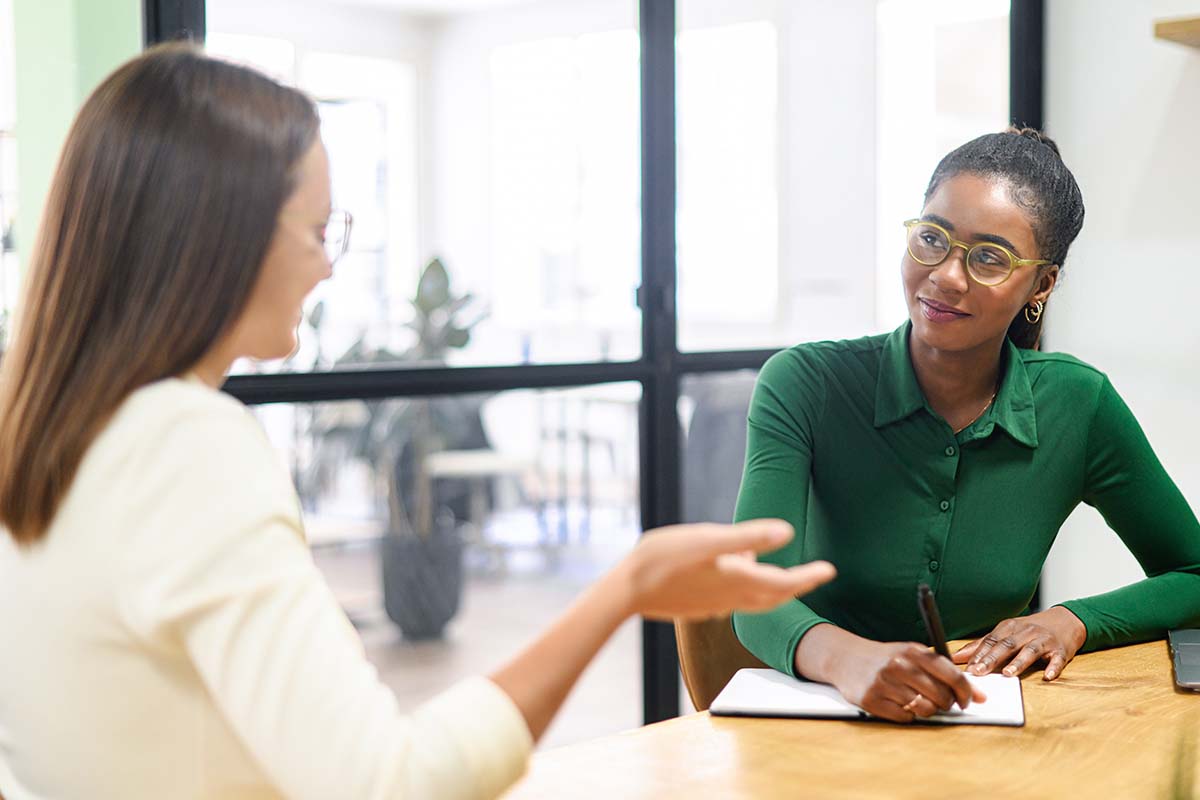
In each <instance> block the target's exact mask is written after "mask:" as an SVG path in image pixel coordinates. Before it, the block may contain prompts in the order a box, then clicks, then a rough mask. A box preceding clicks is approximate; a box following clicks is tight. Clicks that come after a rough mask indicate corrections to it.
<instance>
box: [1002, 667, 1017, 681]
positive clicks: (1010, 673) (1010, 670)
mask: <svg viewBox="0 0 1200 800" xmlns="http://www.w3.org/2000/svg"><path fill="white" fill-rule="evenodd" d="M1014 672H1016V670H1015V669H1013V668H1012V667H1005V668H1004V674H1005V675H1007V676H1008V677H1010V678H1011V677H1012V676H1013V673H1014Z"/></svg>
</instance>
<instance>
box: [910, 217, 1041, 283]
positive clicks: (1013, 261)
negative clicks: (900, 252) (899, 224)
mask: <svg viewBox="0 0 1200 800" xmlns="http://www.w3.org/2000/svg"><path fill="white" fill-rule="evenodd" d="M916 225H928V226H929V227H931V228H937V229H938V230H939V231H941V232H942V233H943V234H944V235H945V236H946V241H947V242H949V243H950V246H949V247H948V248H946V254H945V255H944V256H942V257H941V258H940V259H939V260H937V261H935V262H934V263H932V264H926V263H925V262H924V261H922V260H921V259H919V258H917V257H916V255H915V254H914V253H913V251H912V246H911V245H910V244H909V238H910V237H906V238H905V240H904V248H905V250H907V251H908V254H909V255H910V256H912V259H913V261H916V262H917V263H918V264H920V265H921V266H922V267H929V268H930V269H932V268H934V267H936V266H938V265H939V264H943V263H945V261H946V259H948V258H949V257H950V254H951V253H953V252H954V248H956V247H961V248H962V249H963V251H964V252H965V253H966V255H964V256H963V271H964V272H966V273H967V277H968V278H970V279H971V280H973V281H975V283H977V284H979V285H980V286H986V287H988V288H994V287H996V286H1000V285H1001V284H1003V283H1004V282H1005V281H1007V280H1008V279H1009V278H1011V277H1012V276H1013V273H1014V272H1016V271H1017V267H1042V266H1046V265H1048V264H1053V263H1054V262H1053V261H1047V260H1046V259H1044V258H1018V257H1017V254H1016V253H1014V252H1013V251H1012V250H1009V249H1008V248H1007V247H1005V246H1004V245H1002V244H996V243H995V242H976V243H975V244H971V243H970V242H963V241H959V240H958V239H955V238H954V237H953V236H951V235H950V231H948V230H946V229H945V228H943V227H942V226H941V225H938V224H937V223H936V222H929V221H928V220H923V219H920V218H919V217H918V218H916V219H908V220H905V221H904V228H905V230H907V231H909V232H910V234H911V232H912V229H913V227H914V226H916ZM977 247H995V248H996V249H998V250H999V251H1000V252H1002V253H1004V255H1006V256H1008V274H1007V275H1005V276H1004V277H1003V278H1001V279H1000V280H998V281H996V282H995V283H984V282H983V281H981V280H979V279H978V278H976V277H975V276H974V275H973V274H972V273H971V252H972V251H973V250H975V249H976V248H977Z"/></svg>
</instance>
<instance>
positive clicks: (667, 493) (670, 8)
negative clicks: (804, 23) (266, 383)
mask: <svg viewBox="0 0 1200 800" xmlns="http://www.w3.org/2000/svg"><path fill="white" fill-rule="evenodd" d="M639 30H640V35H641V56H642V57H641V109H642V159H641V160H642V287H641V290H640V291H639V293H638V295H639V298H640V303H641V307H642V358H643V360H644V361H645V362H646V364H647V366H648V368H649V370H650V374H649V376H648V377H647V378H646V380H645V382H644V384H643V391H642V402H641V413H640V420H641V426H640V428H641V430H640V436H641V460H640V463H641V480H640V481H639V483H640V484H641V500H642V502H641V506H642V526H643V528H655V527H658V526H660V525H669V524H672V523H676V522H679V520H680V518H681V514H680V506H681V499H680V463H679V459H680V453H679V445H680V439H679V419H678V415H677V406H678V403H679V376H678V373H677V365H676V359H677V356H678V350H677V344H676V317H675V313H676V309H675V0H641V2H640V4H639ZM642 679H643V695H642V702H643V717H644V719H645V721H646V722H647V723H651V722H658V721H659V720H664V719H669V718H671V717H676V716H679V659H678V656H677V654H676V650H675V630H674V626H672V625H671V624H670V623H665V622H653V621H650V620H646V621H643V623H642Z"/></svg>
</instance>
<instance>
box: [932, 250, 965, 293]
mask: <svg viewBox="0 0 1200 800" xmlns="http://www.w3.org/2000/svg"><path fill="white" fill-rule="evenodd" d="M929 281H930V282H931V283H932V284H933V285H934V286H936V287H937V288H938V289H940V290H942V291H944V292H947V293H951V294H964V293H965V292H966V291H967V289H969V288H970V287H971V278H970V277H969V276H968V275H967V249H966V248H965V247H962V246H961V245H957V244H956V245H953V246H951V248H950V252H949V253H948V254H947V255H946V259H945V260H944V261H943V262H942V263H940V264H938V265H937V266H936V267H934V268H933V270H932V271H931V272H930V273H929Z"/></svg>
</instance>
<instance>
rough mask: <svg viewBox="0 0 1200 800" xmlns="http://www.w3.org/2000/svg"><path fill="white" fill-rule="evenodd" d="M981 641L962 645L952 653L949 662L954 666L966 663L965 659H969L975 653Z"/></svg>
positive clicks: (977, 640)
mask: <svg viewBox="0 0 1200 800" xmlns="http://www.w3.org/2000/svg"><path fill="white" fill-rule="evenodd" d="M982 641H983V640H982V639H976V640H975V641H973V642H968V643H967V644H964V645H963V646H962V647H960V648H959V649H958V650H955V651H954V653H953V654H952V655H951V656H950V660H951V661H953V662H954V663H955V664H965V663H967V659H969V658H970V657H971V656H972V655H973V654H974V653H975V651H976V650H978V649H979V644H980V643H981V642H982Z"/></svg>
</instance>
